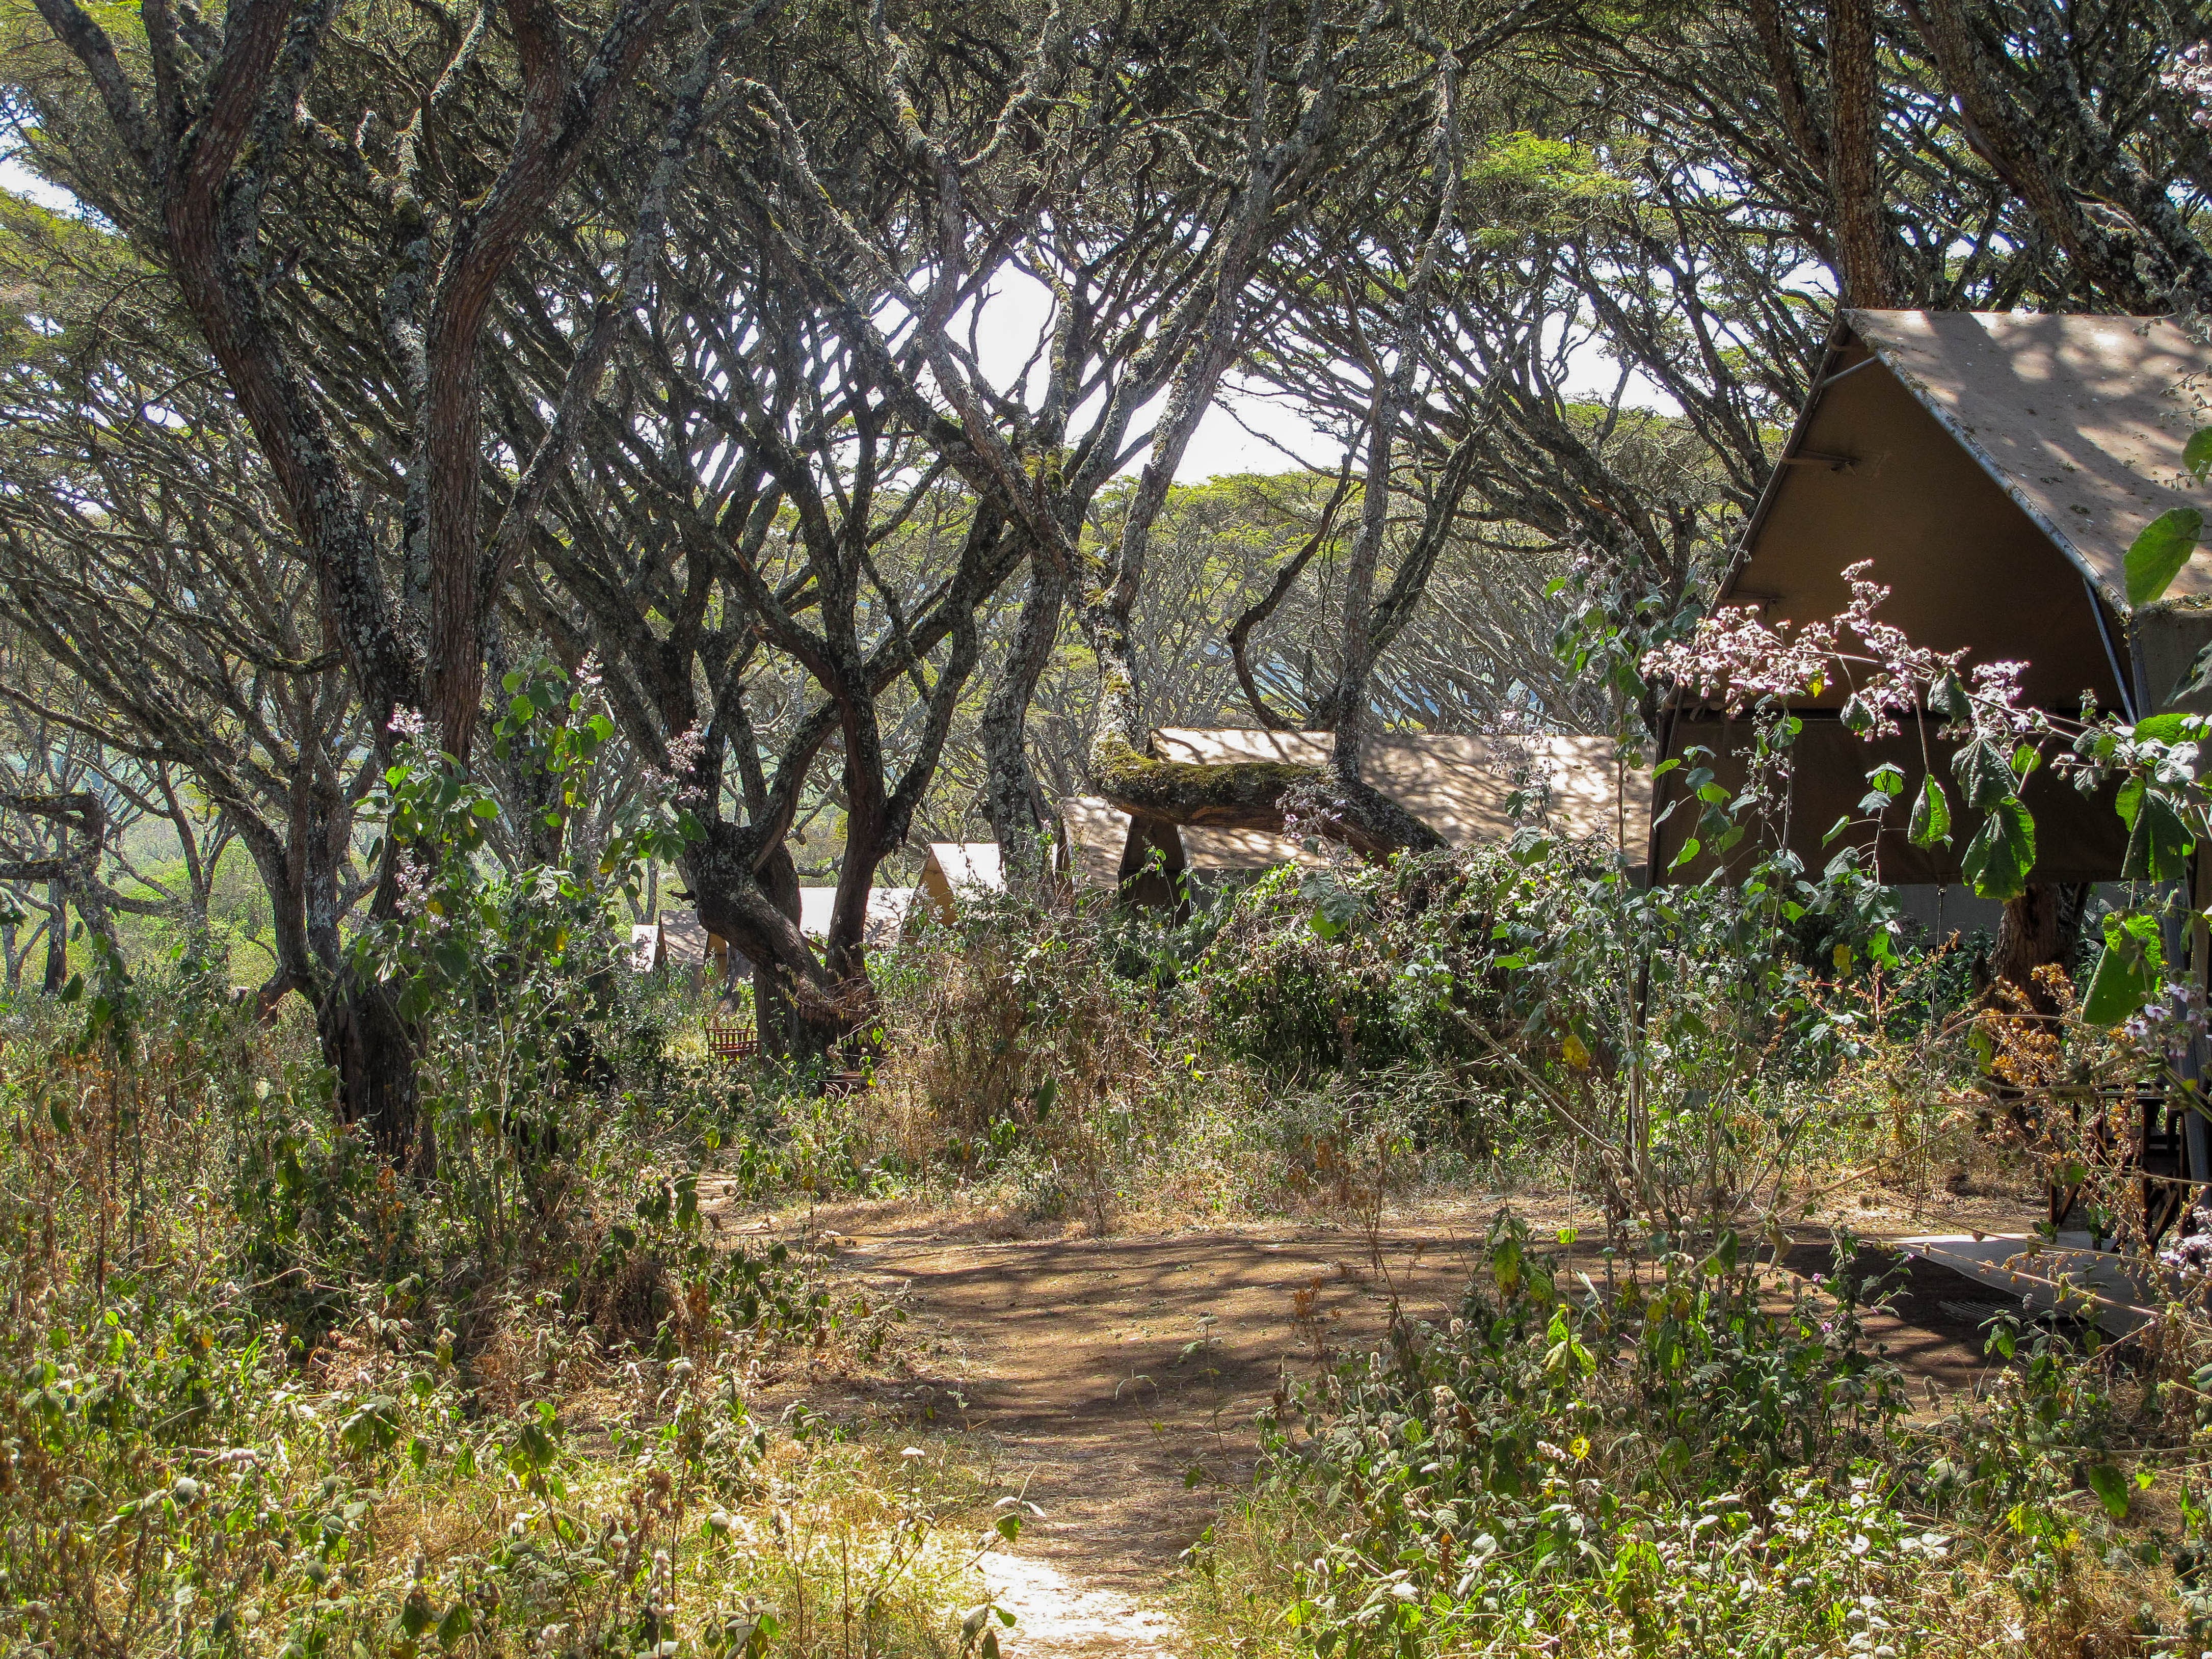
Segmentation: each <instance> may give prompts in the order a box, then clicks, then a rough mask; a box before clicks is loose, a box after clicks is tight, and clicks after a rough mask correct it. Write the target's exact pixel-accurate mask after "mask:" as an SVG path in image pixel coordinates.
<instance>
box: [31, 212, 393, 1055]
mask: <svg viewBox="0 0 2212 1659" xmlns="http://www.w3.org/2000/svg"><path fill="white" fill-rule="evenodd" d="M0 228H4V229H5V231H6V232H7V233H9V235H8V240H6V242H5V243H4V245H0V262H4V266H5V268H6V269H7V270H8V272H9V276H12V277H14V278H15V282H14V283H11V284H10V289H11V291H12V292H14V293H16V294H31V295H37V296H38V298H37V300H36V301H35V304H36V306H37V314H36V318H35V319H32V318H31V317H28V316H26V315H18V316H17V317H16V318H15V319H11V320H13V321H14V322H15V323H16V324H17V325H18V326H16V327H15V328H13V329H11V330H10V331H9V332H10V337H11V339H12V341H13V344H14V347H15V349H14V350H13V352H12V353H11V355H10V358H9V362H8V363H7V365H6V366H5V368H0V592H4V593H5V594H6V595H7V597H8V599H9V609H10V611H11V616H12V620H13V623H14V625H15V629H16V630H17V636H18V638H19V639H20V640H21V641H23V642H24V643H25V644H27V645H29V646H31V647H35V648H36V649H37V651H38V652H39V653H41V654H42V655H43V656H44V658H45V659H46V664H47V665H48V668H47V671H45V672H42V673H40V674H36V675H22V676H10V677H9V678H7V679H6V680H5V682H4V683H0V698H5V699H6V700H7V701H8V702H10V703H11V704H13V705H14V706H15V708H17V709H18V710H20V711H21V713H22V714H24V715H25V716H27V717H28V718H30V719H33V720H36V721H38V722H40V724H42V725H44V726H47V727H49V728H52V729H55V730H65V731H69V732H74V733H76V734H77V735H78V736H80V737H82V738H90V739H92V740H93V741H94V744H95V750H94V752H96V753H99V754H101V755H106V756H112V757H120V758H122V759H124V760H125V762H126V763H135V764H133V765H132V766H131V773H135V774H136V775H131V774H126V773H125V772H123V771H118V770H115V769H110V770H109V772H108V775H107V780H106V781H107V783H108V786H109V790H110V793H111V794H113V795H118V796H124V797H130V798H135V799H136V801H137V805H138V806H139V808H140V810H141V811H143V812H146V813H153V814H158V815H159V816H161V817H167V818H168V819H169V820H170V821H171V823H172V824H173V826H174V827H175V829H177V832H178V836H179V848H180V850H181V852H182V854H183V858H184V862H185V875H186V894H185V899H184V903H183V908H184V909H185V912H186V915H187V916H188V918H190V917H197V925H198V926H199V927H201V928H202V930H203V931H204V926H205V911H206V889H207V885H208V884H209V883H210V881H211V880H212V866H213V861H214V859H215V857H216V856H217V855H219V854H220V851H221V845H220V842H218V843H217V844H216V845H214V846H211V847H207V848H203V847H202V846H201V844H200V842H199V838H198V835H197V830H196V829H195V827H194V819H193V815H192V813H191V812H190V811H187V810H186V808H185V805H184V804H183V802H182V801H181V800H180V799H179V796H178V793H177V790H176V787H175V786H174V782H173V778H174V777H175V776H179V775H181V776H182V777H184V778H188V779H189V780H190V781H191V788H192V791H193V793H196V794H197V797H198V799H199V800H200V801H201V802H204V804H205V805H206V806H207V807H208V808H210V809H211V811H213V813H214V814H215V815H216V822H217V824H218V825H219V829H218V832H217V833H218V835H219V836H225V837H227V836H236V837H237V838H238V839H239V840H240V842H241V843H242V845H243V847H244V849H245V851H246V854H248V856H250V857H251V858H252V860H253V863H254V866H255V867H256V870H257V872H258V874H259V875H260V877H261V879H262V882H263V884H264V887H265V888H266V890H267V892H268V896H269V900H270V915H271V919H272V933H273V945H272V950H273V954H274V957H275V963H274V969H273V971H272V973H271V974H270V977H269V979H268V981H266V982H265V983H264V985H263V987H261V991H260V999H259V1000H260V1006H261V1007H262V1009H263V1011H264V1012H269V1011H271V1010H273V1008H274V1007H275V1006H276V1003H277V1002H278V1001H279V1000H282V999H283V997H284V996H286V995H287V994H295V993H296V994H300V995H301V996H303V997H304V998H306V999H307V1000H308V1002H309V1003H310V1005H311V1006H320V1005H321V1003H322V1001H323V1000H324V999H325V996H326V994H328V992H329V991H330V989H331V987H332V986H333V985H334V984H335V983H336V982H337V976H338V974H339V970H340V955H341V952H340V941H339V923H340V921H341V919H342V917H343V915H344V914H345V912H346V911H347V910H348V908H350V906H351V905H352V903H353V902H355V901H356V899H357V898H358V897H359V896H360V889H361V885H362V883H361V879H360V878H359V876H358V874H357V872H356V870H355V869H354V859H353V851H352V831H353V824H354V809H355V807H356V805H357V804H358V802H359V801H360V799H361V798H362V794H363V793H364V792H365V790H366V788H367V786H368V781H369V779H370V777H371V776H372V775H373V771H374V769H373V765H372V764H371V763H369V762H368V757H369V756H370V755H371V753H372V752H373V751H372V750H371V747H370V745H369V744H368V741H367V738H368V734H367V733H366V732H364V731H363V730H362V722H361V720H360V719H359V708H360V705H359V702H358V701H357V699H356V697H355V696H353V695H352V692H351V688H350V684H349V680H348V678H347V676H346V675H345V673H344V671H343V663H342V661H341V659H340V657H339V654H338V653H337V651H336V650H334V649H331V648H329V647H328V646H327V645H326V643H325V628H324V625H323V623H322V621H321V618H320V617H319V613H318V608H317V605H316V602H315V595H314V591H313V577H312V574H310V572H309V569H308V567H307V562H305V561H304V560H302V559H301V556H300V554H299V549H298V547H297V545H296V544H295V542H294V541H293V540H292V538H291V537H290V535H289V533H288V529H287V525H286V520H285V515H284V514H283V511H282V510H281V506H280V504H279V502H278V501H276V499H275V496H274V492H273V490H272V489H271V488H270V481H269V477H268V474H267V471H266V470H265V469H264V467H263V466H262V465H261V462H260V458H259V455H258V452H257V450H256V449H255V447H254V445H253V443H252V437H251V435H250V434H249V433H248V432H247V431H246V429H245V428H244V423H243V422H242V421H241V419H240V416H239V413H238V410H237V408H236V406H235V404H233V403H232V401H231V400H230V399H229V398H228V397H227V396H226V395H225V394H224V392H223V389H222V386H221V385H220V383H219V382H218V381H217V380H216V378H215V377H214V376H213V375H211V374H209V372H208V364H207V362H206V359H205V356H204V353H203V352H201V351H200V350H198V349H196V346H195V343H194V342H193V341H192V340H191V336H190V334H189V331H187V330H186V329H185V328H184V327H183V326H181V325H180V324H179V319H177V317H176V316H175V314H174V309H173V302H171V301H169V299H168V296H167V291H166V287H165V285H164V284H161V283H159V282H158V281H155V280H152V278H151V273H149V272H147V271H146V270H144V269H143V266H140V265H138V264H137V263H136V262H135V261H134V260H133V259H132V258H131V257H130V255H129V253H128V252H127V251H125V250H124V249H122V248H120V247H118V246H116V244H115V241H114V239H113V238H112V237H110V236H108V235H106V234H104V233H102V232H100V230H98V229H96V228H93V227H90V226H87V225H82V224H79V223H76V222H71V221H67V220H63V219H58V218H56V217H54V216H49V215H46V214H43V213H40V212H39V211H38V210H34V209H29V208H27V207H24V206H22V205H21V204H17V205H15V206H14V207H12V208H10V209H9V210H6V213H5V216H4V219H3V220H0ZM33 320H35V321H36V322H37V323H38V324H39V325H40V326H37V327H32V326H30V325H29V324H30V323H31V322H32V321H33ZM64 687H66V688H68V689H67V690H66V692H65V693H64V690H63V688H64ZM326 1057H327V1058H329V1059H331V1060H332V1061H333V1062H334V1063H335V1061H336V1060H337V1055H335V1054H332V1055H328V1056H326Z"/></svg>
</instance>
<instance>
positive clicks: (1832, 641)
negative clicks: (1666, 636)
mask: <svg viewBox="0 0 2212 1659" xmlns="http://www.w3.org/2000/svg"><path fill="white" fill-rule="evenodd" d="M1872 568H1874V567H1873V562H1872V561H1871V560H1863V561H1861V562H1859V563H1857V564H1855V565H1852V566H1850V568H1847V569H1846V570H1845V571H1844V580H1846V581H1848V582H1849V583H1850V588H1851V600H1850V604H1849V605H1845V606H1844V609H1843V610H1842V611H1840V612H1839V613H1838V614H1837V615H1836V616H1834V617H1831V618H1829V619H1828V620H1827V621H1825V622H1814V623H1804V624H1802V626H1800V625H1795V624H1792V623H1787V622H1784V623H1780V624H1779V625H1778V626H1775V627H1769V626H1768V625H1767V624H1766V623H1764V622H1762V621H1761V620H1759V616H1758V613H1757V612H1756V611H1751V610H1749V609H1747V608H1745V607H1742V606H1734V605H1731V606H1725V607H1723V609H1721V610H1720V611H1717V612H1715V613H1714V614H1713V615H1712V616H1711V617H1706V618H1705V620H1704V621H1702V622H1700V623H1699V624H1698V626H1697V629H1696V631H1695V632H1694V633H1692V635H1691V636H1690V638H1689V639H1687V640H1686V641H1668V643H1666V644H1664V645H1662V646H1659V647H1656V649H1654V650H1652V651H1650V652H1648V653H1645V655H1644V673H1645V674H1646V675H1647V676H1650V677H1653V678H1667V679H1671V680H1674V681H1675V682H1676V683H1677V684H1680V685H1682V686H1683V687H1685V688H1686V689H1687V690H1691V691H1692V692H1694V693H1696V694H1697V695H1698V696H1703V697H1710V698H1713V699H1716V700H1717V701H1720V702H1725V703H1726V704H1727V705H1728V708H1729V712H1730V713H1731V714H1741V712H1742V711H1743V708H1744V706H1745V705H1746V704H1747V703H1748V702H1753V701H1754V700H1756V699H1758V698H1760V697H1769V696H1773V697H1801V696H1818V695H1819V694H1820V692H1821V691H1822V690H1826V688H1828V687H1830V686H1838V687H1840V688H1842V689H1844V690H1849V691H1851V692H1855V693H1856V694H1857V696H1858V698H1859V701H1860V702H1862V703H1863V705H1865V707H1867V708H1869V709H1870V710H1872V711H1873V712H1874V714H1875V726H1874V728H1873V730H1872V731H1870V732H1869V733H1868V734H1867V735H1869V736H1870V737H1890V736H1893V735H1895V733H1896V732H1897V720H1896V716H1897V715H1898V714H1903V713H1907V712H1910V711H1911V710H1912V709H1914V708H1918V707H1919V706H1920V705H1921V704H1922V702H1923V701H1924V700H1925V699H1926V697H1927V696H1928V693H1929V689H1930V688H1931V687H1933V686H1934V685H1935V684H1936V682H1937V681H1939V680H1941V679H1942V678H1943V677H1944V676H1945V675H1946V674H1954V673H1956V672H1957V671H1958V670H1959V665H1960V662H1961V661H1962V660H1964V659H1965V657H1966V653H1965V652H1963V651H1954V652H1951V653H1948V654H1945V653H1942V652H1937V651H1930V650H1927V649H1925V648H1924V647H1919V646H1916V645H1914V644H1913V643H1912V642H1911V641H1910V640H1908V639H1907V638H1905V631H1904V629H1900V628H1896V627H1893V626H1892V625H1891V624H1890V623H1886V622H1883V621H1881V619H1879V618H1878V617H1875V610H1876V608H1877V607H1879V606H1880V605H1881V603H1882V601H1883V600H1885V599H1887V598H1888V597H1889V589H1888V588H1887V587H1886V586H1883V585H1882V584H1881V583H1880V582H1877V581H1874V580H1869V577H1868V575H1867V572H1868V571H1869V570H1870V569H1872ZM1845 641H1856V644H1857V648H1848V647H1846V644H1845ZM2022 666H2023V665H2021V664H2019V663H1995V664H1990V665H1988V667H1987V668H1985V669H1981V670H1977V671H1976V678H1977V681H1978V682H1980V681H1981V680H1982V679H1983V677H1984V675H1988V674H1992V673H1993V674H1994V678H1991V679H1990V681H1989V682H1988V684H1990V685H1991V686H1993V687H1995V688H1996V690H1997V691H1998V692H1999V693H2003V692H2005V691H2006V690H2007V689H2008V688H2011V687H2013V686H2014V684H2015V682H2016V681H2017V679H2018V678H2019V674H2020V671H2021V668H2022Z"/></svg>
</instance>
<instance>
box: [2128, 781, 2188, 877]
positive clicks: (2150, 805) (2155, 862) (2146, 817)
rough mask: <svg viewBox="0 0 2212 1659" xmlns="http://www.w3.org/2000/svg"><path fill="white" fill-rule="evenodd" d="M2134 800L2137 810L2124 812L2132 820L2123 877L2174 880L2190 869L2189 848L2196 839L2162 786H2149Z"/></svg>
mask: <svg viewBox="0 0 2212 1659" xmlns="http://www.w3.org/2000/svg"><path fill="white" fill-rule="evenodd" d="M2131 804H2132V805H2133V806H2134V808H2135V811H2133V812H2132V813H2131V814H2125V815H2124V816H2127V817H2130V820H2131V822H2130V825H2129V830H2128V854H2127V860H2126V862H2125V863H2124V864H2123V865H2122V866H2120V878H2121V879H2122V880H2123V881H2171V880H2172V879H2174V878H2177V877H2179V876H2182V875H2185V874H2186V873H2188V870H2189V854H2190V849H2191V847H2192V846H2193V845H2194V844H2195V843H2194V841H2193V840H2192V838H2191V836H2190V833H2189V825H2188V823H2187V822H2186V821H2185V819H2184V818H2183V817H2182V816H2181V809H2180V808H2179V806H2178V805H2176V804H2175V802H2174V799H2173V797H2172V796H2171V795H2169V794H2167V793H2166V792H2165V791H2164V790H2163V789H2156V788H2151V787H2145V788H2144V789H2143V790H2142V793H2141V794H2140V795H2139V796H2138V797H2137V798H2136V799H2135V800H2134V801H2133V802H2132V803H2131Z"/></svg>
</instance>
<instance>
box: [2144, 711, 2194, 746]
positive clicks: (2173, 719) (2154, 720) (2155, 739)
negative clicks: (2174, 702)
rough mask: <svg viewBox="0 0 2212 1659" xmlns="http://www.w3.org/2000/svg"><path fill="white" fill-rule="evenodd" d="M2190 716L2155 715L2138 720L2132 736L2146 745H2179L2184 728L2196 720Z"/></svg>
mask: <svg viewBox="0 0 2212 1659" xmlns="http://www.w3.org/2000/svg"><path fill="white" fill-rule="evenodd" d="M2194 718H2195V716H2193V715H2190V714H2153V715H2152V716H2151V717H2150V718H2149V719H2148V720H2137V721H2136V723H2135V727H2134V729H2133V731H2132V732H2130V735H2131V736H2132V737H2134V738H2136V739H2138V740H2139V741H2142V742H2145V743H2179V742H2180V741H2181V739H2182V738H2183V736H2184V735H2185V734H2184V732H2183V728H2184V727H2185V726H2187V725H2188V724H2189V722H2190V721H2191V720H2192V719H2194Z"/></svg>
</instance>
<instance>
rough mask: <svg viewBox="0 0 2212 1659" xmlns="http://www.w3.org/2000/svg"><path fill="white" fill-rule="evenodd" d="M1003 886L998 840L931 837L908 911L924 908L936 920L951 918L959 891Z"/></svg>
mask: <svg viewBox="0 0 2212 1659" xmlns="http://www.w3.org/2000/svg"><path fill="white" fill-rule="evenodd" d="M1005 890H1006V870H1005V868H1004V866H1002V865H1001V864H1000V860H999V843H998V842H994V841H964V842H963V841H933V842H930V843H929V856H928V857H927V859H925V860H923V861H922V866H921V875H920V876H918V877H916V878H915V889H914V894H915V896H914V903H913V905H912V906H910V907H909V908H908V912H907V914H908V915H909V916H912V915H918V914H920V912H921V910H927V912H928V913H929V914H930V915H933V916H934V917H936V918H937V920H939V921H951V920H952V919H953V918H954V917H955V916H956V915H958V914H959V910H960V895H961V894H963V893H1001V892H1004V891H1005ZM916 907H918V908H916Z"/></svg>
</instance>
